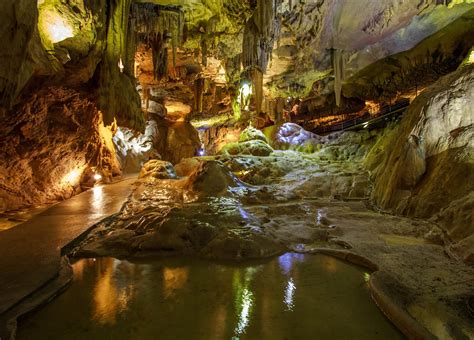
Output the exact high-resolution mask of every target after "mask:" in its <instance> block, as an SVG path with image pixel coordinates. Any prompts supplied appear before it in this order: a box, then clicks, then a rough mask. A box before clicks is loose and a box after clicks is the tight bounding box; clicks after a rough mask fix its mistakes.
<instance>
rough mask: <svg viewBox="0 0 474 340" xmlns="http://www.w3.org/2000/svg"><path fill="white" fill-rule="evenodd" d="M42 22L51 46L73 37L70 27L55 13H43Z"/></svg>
mask: <svg viewBox="0 0 474 340" xmlns="http://www.w3.org/2000/svg"><path fill="white" fill-rule="evenodd" d="M42 21H43V22H44V24H43V28H44V31H45V33H46V34H47V36H48V38H49V40H51V42H52V43H53V44H55V43H57V42H60V41H63V40H65V39H67V38H71V37H73V36H74V31H73V29H72V27H71V26H70V25H68V23H67V22H66V20H64V19H63V18H62V17H61V16H60V15H59V14H58V13H56V12H53V11H49V12H47V13H45V14H44V19H43V20H42Z"/></svg>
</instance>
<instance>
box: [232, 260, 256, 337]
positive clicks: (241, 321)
mask: <svg viewBox="0 0 474 340" xmlns="http://www.w3.org/2000/svg"><path fill="white" fill-rule="evenodd" d="M259 270H260V266H258V267H248V268H246V269H245V274H244V279H243V282H242V277H241V275H240V271H239V270H236V271H235V272H234V277H233V288H234V292H235V293H234V294H235V308H236V315H237V319H238V321H237V325H236V327H235V330H234V332H235V334H236V336H239V335H241V334H243V333H245V330H246V329H247V327H248V325H249V322H250V319H251V315H252V310H253V307H254V300H255V298H254V294H253V292H252V291H251V290H250V288H249V287H250V284H251V282H252V280H253V277H254V276H255V274H256V273H257V272H258V271H259Z"/></svg>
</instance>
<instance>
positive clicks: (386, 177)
mask: <svg viewBox="0 0 474 340" xmlns="http://www.w3.org/2000/svg"><path fill="white" fill-rule="evenodd" d="M473 70H474V68H473V66H472V65H467V66H464V67H461V68H460V69H459V70H458V71H456V72H454V73H452V74H450V75H448V76H446V77H444V78H442V79H440V80H439V81H438V82H436V83H435V84H434V85H432V86H431V87H429V88H427V89H426V90H425V91H424V92H423V93H422V94H421V95H420V96H419V97H418V98H417V99H416V100H415V101H414V102H413V103H412V105H411V106H410V109H409V110H408V112H407V113H406V114H405V116H404V118H403V120H402V121H401V123H400V125H399V126H397V127H396V128H395V129H394V130H393V131H391V132H390V133H389V134H388V135H387V136H386V137H385V138H382V139H381V140H380V141H379V143H377V145H376V146H375V147H374V149H373V150H372V151H371V153H370V154H369V156H368V158H367V166H368V168H369V169H370V170H371V172H372V176H373V178H374V181H375V187H374V193H373V196H374V200H375V202H376V203H377V204H378V205H379V206H380V207H382V208H384V209H387V210H390V211H392V212H395V213H397V214H406V215H411V216H416V217H420V218H432V220H433V221H435V222H436V223H437V224H438V225H439V226H440V227H441V228H442V229H443V230H444V231H445V232H446V238H447V240H446V241H447V243H452V244H451V245H450V247H449V248H448V250H449V252H450V253H451V254H452V255H453V256H455V257H457V258H460V259H462V260H465V261H469V262H473V260H474V252H473V250H474V247H473V245H474V243H473V240H474V224H473V223H474V221H473V214H472V211H473V209H472V208H473V205H472V204H473V200H472V195H473V190H474V186H473V183H474V177H473V176H474V162H473V160H474V156H473V140H474V139H473V137H474V131H473V119H474V106H473V105H472V104H473V101H474V97H473V91H472V88H473V82H474V71H473ZM388 169H390V171H388Z"/></svg>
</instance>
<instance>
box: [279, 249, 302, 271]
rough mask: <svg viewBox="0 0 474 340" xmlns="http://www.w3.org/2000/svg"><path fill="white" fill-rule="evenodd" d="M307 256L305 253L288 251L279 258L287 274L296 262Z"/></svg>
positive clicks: (282, 268)
mask: <svg viewBox="0 0 474 340" xmlns="http://www.w3.org/2000/svg"><path fill="white" fill-rule="evenodd" d="M304 258H305V255H304V254H298V253H286V254H284V255H282V256H280V257H279V258H278V263H279V264H280V268H281V270H282V272H283V273H284V274H285V275H288V274H289V273H290V272H291V268H292V267H293V264H294V263H295V262H303V260H304Z"/></svg>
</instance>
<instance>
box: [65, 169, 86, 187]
mask: <svg viewBox="0 0 474 340" xmlns="http://www.w3.org/2000/svg"><path fill="white" fill-rule="evenodd" d="M81 174H82V171H81V170H80V169H73V170H71V171H70V172H68V173H67V174H66V175H65V176H64V177H63V179H62V181H61V182H62V184H65V185H75V184H77V183H78V182H79V179H80V177H81Z"/></svg>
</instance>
